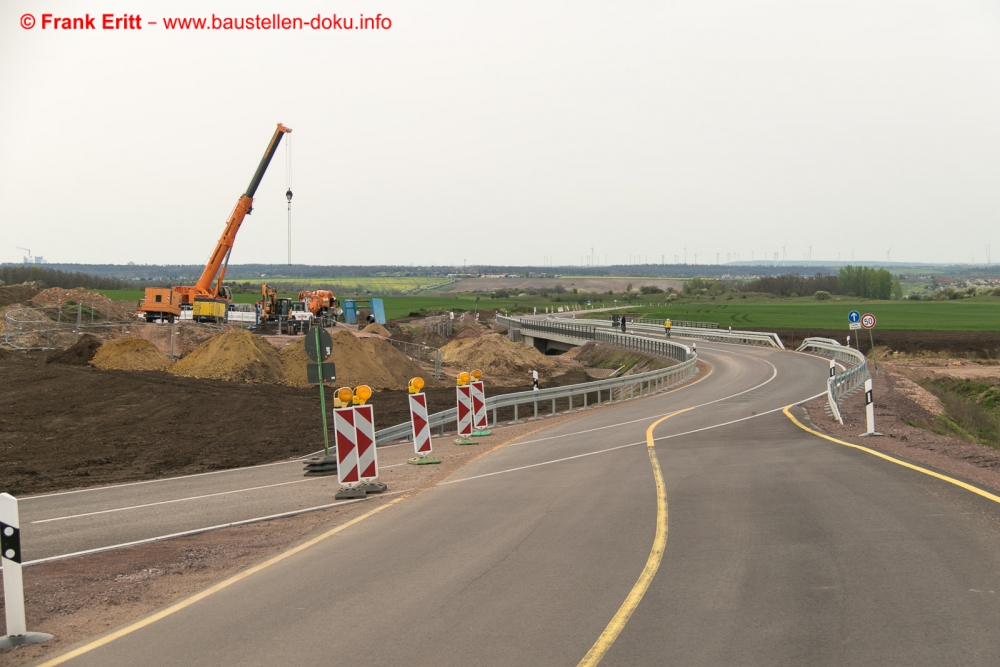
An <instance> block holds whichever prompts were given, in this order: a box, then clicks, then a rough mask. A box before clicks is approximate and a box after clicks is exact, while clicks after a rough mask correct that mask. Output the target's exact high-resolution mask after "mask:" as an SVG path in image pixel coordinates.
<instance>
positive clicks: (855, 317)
mask: <svg viewBox="0 0 1000 667" xmlns="http://www.w3.org/2000/svg"><path fill="white" fill-rule="evenodd" d="M847 319H848V320H849V321H850V322H851V323H852V324H854V323H856V322H860V321H861V313H859V312H858V311H856V310H852V311H851V312H849V313H847Z"/></svg>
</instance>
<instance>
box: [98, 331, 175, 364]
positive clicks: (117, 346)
mask: <svg viewBox="0 0 1000 667" xmlns="http://www.w3.org/2000/svg"><path fill="white" fill-rule="evenodd" d="M172 363H173V362H172V361H170V359H168V358H167V357H166V356H165V355H164V354H163V353H162V352H160V351H159V350H157V349H156V347H155V346H154V345H153V344H152V343H150V342H149V341H148V340H143V339H142V338H131V337H127V338H119V339H118V340H113V341H111V342H110V343H105V344H104V345H101V346H100V347H98V348H97V352H96V354H94V357H93V359H91V360H90V365H91V366H94V367H95V368H100V369H102V370H114V371H165V370H167V369H168V368H170V365H171V364H172Z"/></svg>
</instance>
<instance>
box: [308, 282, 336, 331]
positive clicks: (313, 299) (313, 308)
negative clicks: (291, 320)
mask: <svg viewBox="0 0 1000 667" xmlns="http://www.w3.org/2000/svg"><path fill="white" fill-rule="evenodd" d="M299 300H300V301H304V302H305V304H306V308H308V309H309V311H310V312H311V313H312V314H313V315H314V316H315V317H316V318H318V319H321V320H332V321H333V322H334V323H335V322H336V321H337V312H338V311H337V297H335V296H334V295H333V292H331V291H330V290H325V289H319V290H313V291H311V292H308V291H304V290H303V291H300V292H299Z"/></svg>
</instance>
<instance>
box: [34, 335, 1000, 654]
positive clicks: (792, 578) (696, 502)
mask: <svg viewBox="0 0 1000 667" xmlns="http://www.w3.org/2000/svg"><path fill="white" fill-rule="evenodd" d="M699 354H700V355H701V356H702V357H703V358H705V359H706V360H708V361H709V362H710V363H711V364H712V366H713V370H712V372H711V374H709V375H708V376H707V377H704V378H703V379H701V380H700V381H699V382H697V383H695V384H692V385H690V386H688V387H687V388H685V389H683V390H681V391H677V392H672V393H669V394H665V395H659V396H654V397H650V398H647V399H643V400H637V401H631V402H626V403H623V404H621V405H620V406H618V407H615V408H614V409H611V410H602V411H595V412H593V413H589V414H583V415H581V416H580V417H579V418H577V419H575V420H573V421H570V422H566V423H562V424H554V425H552V426H551V427H549V428H546V429H544V430H542V431H539V432H537V433H534V434H533V435H531V436H530V437H528V438H526V439H524V440H522V441H518V442H515V443H514V444H512V445H508V446H507V447H504V448H502V449H499V450H497V451H495V452H493V453H492V454H490V455H488V456H485V457H483V458H481V459H479V460H477V461H474V462H473V463H471V464H469V465H467V466H466V467H464V468H462V469H461V470H459V471H458V472H457V473H455V474H454V475H453V476H452V477H451V478H449V479H448V480H446V481H445V482H443V483H441V484H440V485H438V486H436V487H434V488H431V489H428V490H426V491H424V492H421V493H420V494H417V495H415V496H413V497H409V498H405V499H402V500H400V501H399V502H396V503H395V504H393V505H391V506H389V507H388V508H386V509H384V510H382V511H379V512H377V513H374V514H372V515H371V516H369V517H367V518H366V519H364V520H363V521H359V522H357V523H355V524H354V525H351V526H348V527H347V528H346V529H343V530H339V532H336V534H333V535H330V536H328V537H324V538H323V539H318V540H316V541H315V543H311V544H309V546H308V548H303V549H301V550H299V551H297V552H294V553H291V554H289V555H287V556H283V557H279V559H276V560H275V561H274V562H272V563H268V564H265V565H264V566H263V567H259V568H258V569H257V570H255V571H253V572H252V573H251V574H249V576H244V577H241V578H236V579H232V580H227V583H226V584H225V585H224V586H219V587H216V588H215V589H210V590H209V591H206V592H204V593H203V594H201V595H200V596H198V597H197V598H196V599H193V600H189V601H188V602H185V603H182V604H179V605H175V606H173V607H170V608H167V609H165V610H162V611H161V612H160V613H159V614H157V615H154V616H152V617H150V618H149V619H146V620H145V621H143V622H141V623H139V624H136V625H133V626H127V627H125V628H122V629H119V630H118V631H117V633H114V634H111V635H107V636H105V637H104V638H103V639H101V640H98V642H97V643H89V644H85V645H83V646H82V647H80V648H79V649H78V650H77V651H76V652H71V653H69V654H64V657H65V658H68V659H67V660H66V662H67V664H71V665H132V664H139V663H142V664H144V665H147V666H153V665H218V664H240V665H274V664H329V663H331V662H337V663H346V664H352V663H353V664H386V665H435V666H437V665H456V666H457V665H463V666H466V665H470V664H473V665H532V666H536V665H575V664H577V663H578V662H579V661H580V660H581V659H582V658H583V657H584V655H585V654H587V652H588V650H590V649H591V647H592V646H593V645H594V642H595V641H596V640H597V638H598V637H599V636H601V633H602V632H603V631H604V630H605V628H606V627H607V625H608V622H609V621H610V620H611V619H612V617H613V616H614V615H615V613H616V611H618V609H619V607H620V606H621V605H622V602H623V601H624V600H625V599H626V598H627V597H628V596H629V594H630V592H631V591H632V590H633V587H634V585H635V584H636V580H637V578H638V577H639V574H640V572H642V570H643V567H644V566H645V565H646V564H647V561H648V560H649V559H650V549H651V546H652V544H653V538H654V533H655V531H656V526H657V520H658V512H657V494H656V488H655V485H654V478H653V474H652V470H651V466H650V457H649V456H648V453H647V447H646V444H647V443H646V430H647V428H649V426H650V424H652V423H653V421H655V420H656V419H659V418H661V417H663V416H665V415H667V414H670V413H673V412H676V411H678V410H686V409H688V408H691V409H689V410H687V411H685V412H683V413H680V414H676V415H675V416H673V417H672V418H670V419H668V420H666V421H664V422H662V424H660V425H658V426H657V427H656V428H655V429H654V432H653V437H654V438H655V455H656V457H657V459H658V461H659V463H660V466H661V469H662V473H663V478H664V481H665V488H666V500H667V508H668V509H667V511H668V517H669V518H668V527H669V528H668V533H667V541H666V548H665V550H664V552H663V557H662V561H661V562H660V564H659V568H658V571H657V572H656V574H655V577H654V578H653V580H652V583H651V585H650V586H649V588H648V590H646V591H645V594H644V595H643V596H642V597H641V600H639V602H638V605H637V606H636V608H635V610H634V613H632V615H631V618H629V619H628V622H627V623H626V624H625V625H624V627H623V629H622V630H621V633H620V634H618V635H617V637H616V639H615V640H614V642H613V643H611V644H610V646H609V647H608V648H607V652H606V653H605V654H604V655H603V660H602V661H601V663H600V664H602V665H660V664H665V663H673V664H683V665H719V664H740V665H758V664H760V665H765V664H766V665H775V664H790V665H799V664H810V665H814V664H818V665H826V664H830V665H841V664H907V665H942V664H967V665H979V664H983V665H987V664H989V665H993V664H996V662H997V658H998V656H1000V633H997V632H996V628H997V627H1000V623H998V621H1000V600H998V598H1000V581H997V578H998V573H1000V549H998V548H997V547H998V546H1000V505H997V504H996V503H993V502H991V501H989V500H987V499H984V498H982V497H979V496H976V495H974V494H971V493H969V492H967V491H964V490H962V489H959V488H957V487H954V486H952V485H949V484H947V483H945V482H942V481H941V480H937V479H934V478H931V477H928V476H926V475H921V474H920V473H918V472H914V471H913V470H909V469H906V468H903V467H901V466H898V465H895V464H893V463H891V462H888V461H885V460H883V459H879V458H877V457H874V456H871V455H869V454H866V453H864V452H860V451H857V450H852V449H849V448H847V447H843V446H840V445H837V444H836V443H832V442H829V441H826V440H823V439H820V438H817V437H815V436H813V435H810V434H809V433H807V432H805V431H803V430H802V429H800V428H799V427H798V426H796V425H794V424H793V423H792V422H790V421H789V420H788V419H787V417H785V415H783V414H782V413H781V412H780V409H781V408H782V407H783V406H786V405H789V404H791V403H796V402H800V401H803V400H805V399H806V398H809V397H811V396H814V395H816V394H818V393H820V392H821V391H823V389H824V385H825V376H826V373H827V367H828V366H827V362H826V361H825V360H822V359H817V358H814V357H809V356H807V355H802V354H796V353H793V352H784V351H775V350H770V349H759V348H746V347H738V346H730V345H725V344H718V343H707V342H706V343H702V344H700V345H699ZM70 656H72V657H70ZM60 660H61V659H60ZM43 664H57V663H56V662H46V663H43Z"/></svg>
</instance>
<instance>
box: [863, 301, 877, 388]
mask: <svg viewBox="0 0 1000 667" xmlns="http://www.w3.org/2000/svg"><path fill="white" fill-rule="evenodd" d="M861 326H863V327H864V328H865V329H868V342H870V343H871V345H872V361H873V362H875V375H876V377H877V376H878V357H876V356H875V339H874V338H872V329H874V328H875V316H874V315H872V314H871V313H865V314H864V315H862V316H861Z"/></svg>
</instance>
